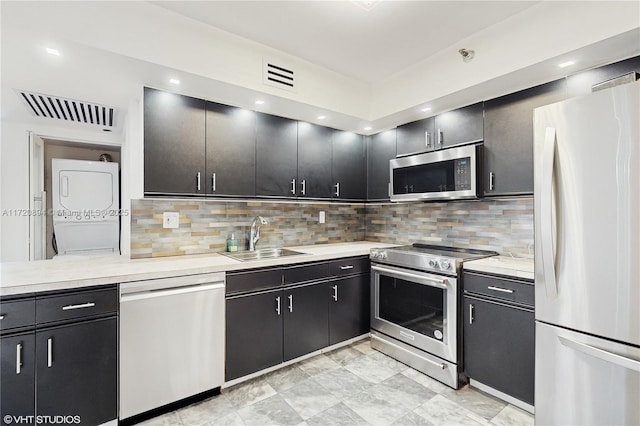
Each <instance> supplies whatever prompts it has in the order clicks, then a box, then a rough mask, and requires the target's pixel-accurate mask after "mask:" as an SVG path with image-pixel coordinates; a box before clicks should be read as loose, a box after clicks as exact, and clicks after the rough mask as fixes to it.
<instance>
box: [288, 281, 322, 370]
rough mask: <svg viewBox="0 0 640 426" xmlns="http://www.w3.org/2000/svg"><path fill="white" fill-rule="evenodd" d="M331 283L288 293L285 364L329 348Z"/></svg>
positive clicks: (291, 289)
mask: <svg viewBox="0 0 640 426" xmlns="http://www.w3.org/2000/svg"><path fill="white" fill-rule="evenodd" d="M327 286H328V285H327V283H326V282H320V283H317V284H311V285H305V286H299V287H293V288H288V289H285V290H284V299H283V308H284V324H283V330H284V333H283V335H284V345H283V347H284V361H289V360H291V359H294V358H297V357H299V356H302V355H306V354H308V353H311V352H313V351H317V350H319V349H322V348H325V347H327V346H329V328H328V323H329V310H328V307H327V304H328V300H327V297H326V295H327Z"/></svg>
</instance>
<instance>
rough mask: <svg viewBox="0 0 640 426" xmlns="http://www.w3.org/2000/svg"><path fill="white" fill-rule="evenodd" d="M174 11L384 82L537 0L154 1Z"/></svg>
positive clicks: (335, 68)
mask: <svg viewBox="0 0 640 426" xmlns="http://www.w3.org/2000/svg"><path fill="white" fill-rule="evenodd" d="M152 3H154V4H156V5H158V6H161V7H163V8H166V9H169V10H171V11H173V12H176V13H178V14H181V15H184V16H186V17H189V18H192V19H195V20H198V21H200V22H203V23H205V24H208V25H211V26H214V27H217V28H219V29H222V30H224V31H228V32H230V33H233V34H236V35H239V36H241V37H245V38H247V39H250V40H253V41H256V42H258V43H261V44H264V45H267V46H270V47H273V48H275V49H278V50H281V51H283V52H286V53H289V54H291V55H294V56H297V57H299V58H302V59H305V60H307V61H309V62H312V63H314V64H316V65H320V66H323V67H325V68H328V69H330V70H333V71H335V72H337V73H340V74H343V75H346V76H349V77H354V78H356V79H359V80H362V81H364V82H367V83H376V82H379V81H382V80H384V79H386V78H388V77H390V76H392V75H393V74H396V73H398V72H400V71H402V70H405V69H407V68H409V67H411V66H412V65H415V64H416V63H419V62H421V61H423V60H425V59H427V58H429V57H430V56H432V55H434V54H435V53H437V52H439V51H441V50H442V49H444V48H448V47H450V46H455V50H458V49H459V48H463V47H464V48H470V49H472V48H473V46H462V45H457V44H458V43H459V41H460V40H463V39H465V38H467V37H469V36H470V35H472V34H474V33H476V32H478V31H480V30H483V29H485V28H487V27H489V26H491V25H494V24H496V23H498V22H500V21H503V20H505V19H507V18H509V17H510V16H513V15H515V14H517V13H519V12H521V11H523V10H525V9H527V8H529V7H531V6H533V5H535V4H537V3H539V1H513V0H512V1H424V0H423V1H393V0H383V1H381V2H378V3H376V4H375V5H374V7H373V8H372V9H371V10H366V9H365V8H364V7H361V5H360V4H358V3H363V2H355V1H158V2H152Z"/></svg>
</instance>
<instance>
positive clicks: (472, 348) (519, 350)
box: [463, 297, 535, 405]
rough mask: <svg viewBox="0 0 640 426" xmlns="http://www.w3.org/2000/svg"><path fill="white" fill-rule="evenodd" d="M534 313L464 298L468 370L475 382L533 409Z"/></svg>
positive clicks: (467, 372) (465, 351)
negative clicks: (530, 405) (524, 403)
mask: <svg viewBox="0 0 640 426" xmlns="http://www.w3.org/2000/svg"><path fill="white" fill-rule="evenodd" d="M534 333H535V318H534V313H533V310H527V309H523V308H516V307H511V306H508V305H506V304H502V303H498V302H489V301H486V300H481V299H475V298H471V297H464V346H463V347H464V367H465V368H464V369H465V372H466V374H467V376H469V377H470V378H472V379H475V380H477V381H478V382H481V383H483V384H485V385H487V386H491V387H492V388H494V389H497V390H499V391H501V392H504V393H506V394H507V395H511V396H513V397H514V398H517V399H519V400H521V401H524V402H526V403H528V404H532V405H533V385H534V366H535V361H534V355H535V353H534V340H535V334H534Z"/></svg>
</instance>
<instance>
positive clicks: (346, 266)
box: [340, 265, 353, 271]
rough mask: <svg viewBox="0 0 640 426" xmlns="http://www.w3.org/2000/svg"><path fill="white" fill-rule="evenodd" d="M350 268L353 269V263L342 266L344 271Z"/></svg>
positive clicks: (341, 268)
mask: <svg viewBox="0 0 640 426" xmlns="http://www.w3.org/2000/svg"><path fill="white" fill-rule="evenodd" d="M349 269H353V265H345V266H341V267H340V270H342V271H347V270H349Z"/></svg>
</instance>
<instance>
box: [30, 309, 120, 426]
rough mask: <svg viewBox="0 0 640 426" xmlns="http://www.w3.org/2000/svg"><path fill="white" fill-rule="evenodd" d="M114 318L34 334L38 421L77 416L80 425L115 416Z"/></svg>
mask: <svg viewBox="0 0 640 426" xmlns="http://www.w3.org/2000/svg"><path fill="white" fill-rule="evenodd" d="M117 321H118V320H117V319H116V318H107V319H99V320H92V321H86V322H82V323H79V324H72V325H66V326H62V327H55V328H50V329H46V330H42V331H37V332H36V359H37V362H36V369H37V373H36V374H37V382H36V395H37V408H38V416H50V417H51V418H55V416H79V417H78V418H79V419H80V422H81V424H85V425H96V424H101V423H105V422H107V421H110V420H113V419H115V418H116V417H117V415H118V413H117V410H116V407H117V406H118V385H117V380H118V362H117V351H116V350H114V349H115V348H117V345H118V325H117Z"/></svg>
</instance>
